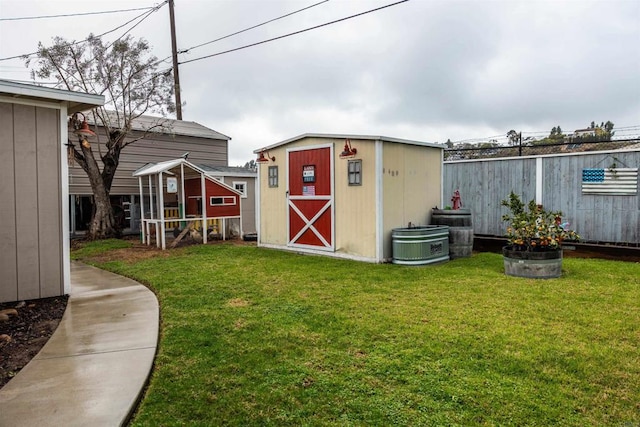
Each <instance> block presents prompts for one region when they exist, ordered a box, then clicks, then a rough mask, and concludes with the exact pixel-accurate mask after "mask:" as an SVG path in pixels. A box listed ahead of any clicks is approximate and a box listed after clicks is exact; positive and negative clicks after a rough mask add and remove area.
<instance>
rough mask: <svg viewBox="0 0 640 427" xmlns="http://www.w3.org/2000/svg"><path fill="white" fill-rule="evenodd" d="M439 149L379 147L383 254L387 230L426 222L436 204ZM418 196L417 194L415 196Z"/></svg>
mask: <svg viewBox="0 0 640 427" xmlns="http://www.w3.org/2000/svg"><path fill="white" fill-rule="evenodd" d="M441 168H442V164H441V150H440V149H438V148H425V147H420V146H415V145H408V144H394V143H389V142H385V143H384V146H383V170H382V172H383V191H384V196H383V198H384V200H383V205H384V214H383V215H384V220H383V221H384V230H385V236H384V245H383V246H384V249H383V252H384V257H385V258H390V257H391V255H392V254H391V230H392V229H394V228H398V227H407V226H408V225H409V223H411V224H412V225H427V224H428V223H429V212H430V209H431V208H433V207H435V206H437V205H439V204H440V187H441V176H442V173H441V170H442V169H441ZM418 195H419V196H418Z"/></svg>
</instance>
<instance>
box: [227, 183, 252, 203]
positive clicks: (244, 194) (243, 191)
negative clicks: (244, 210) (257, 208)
mask: <svg viewBox="0 0 640 427" xmlns="http://www.w3.org/2000/svg"><path fill="white" fill-rule="evenodd" d="M238 184H239V185H242V190H238V189H237V188H236V185H238ZM231 186H232V187H233V189H234V190H236V191H240V193H242V195H241V196H240V197H242V198H243V199H246V198H247V197H248V196H247V181H233V182H232V183H231Z"/></svg>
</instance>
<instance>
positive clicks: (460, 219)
mask: <svg viewBox="0 0 640 427" xmlns="http://www.w3.org/2000/svg"><path fill="white" fill-rule="evenodd" d="M431 224H434V225H448V226H449V227H471V226H472V225H473V224H472V223H471V209H456V210H453V209H431Z"/></svg>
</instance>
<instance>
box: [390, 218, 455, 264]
mask: <svg viewBox="0 0 640 427" xmlns="http://www.w3.org/2000/svg"><path fill="white" fill-rule="evenodd" d="M391 245H392V262H393V263H394V264H404V265H425V264H432V263H435V262H441V261H448V260H449V227H447V226H441V225H426V226H422V227H412V228H394V229H393V230H391Z"/></svg>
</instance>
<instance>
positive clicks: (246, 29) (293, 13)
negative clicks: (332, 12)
mask: <svg viewBox="0 0 640 427" xmlns="http://www.w3.org/2000/svg"><path fill="white" fill-rule="evenodd" d="M328 1H329V0H323V1H321V2H319V3H315V4H312V5H311V6H307V7H303V8H302V9H298V10H296V11H293V12H290V13H287V14H286V15H282V16H279V17H277V18H273V19H270V20H268V21H265V22H262V23H260V24H257V25H254V26H252V27H249V28H245V29H244V30H240V31H236V32H235V33H231V34H229V35H226V36H224V37H220V38H217V39H215V40H211V41H208V42H205V43H201V44H198V45H195V46H191V47H190V48H187V49H184V50H181V51H179V52H178V53H187V52H189V51H190V50H193V49H197V48H199V47H202V46H206V45H209V44H211V43H215V42H219V41H220V40H224V39H228V38H229V37H233V36H236V35H238V34H241V33H244V32H247V31H249V30H253V29H255V28H258V27H262V26H263V25H267V24H269V23H271V22H274V21H278V20H280V19H283V18H286V17H288V16H291V15H295V14H296V13H300V12H303V11H305V10H307V9H311V8H312V7H316V6H319V5H321V4H323V3H326V2H328Z"/></svg>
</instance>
